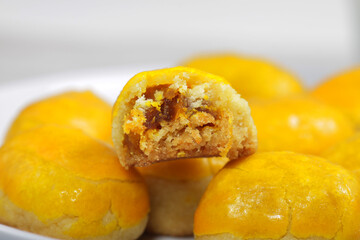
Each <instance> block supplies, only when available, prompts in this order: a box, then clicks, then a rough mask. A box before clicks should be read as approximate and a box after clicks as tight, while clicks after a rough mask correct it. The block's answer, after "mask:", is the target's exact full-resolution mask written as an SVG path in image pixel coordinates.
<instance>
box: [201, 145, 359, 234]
mask: <svg viewBox="0 0 360 240" xmlns="http://www.w3.org/2000/svg"><path fill="white" fill-rule="evenodd" d="M359 217H360V187H359V182H358V181H357V179H356V178H355V177H354V176H353V175H352V174H350V173H349V172H347V171H346V170H345V169H343V168H341V167H340V166H337V165H334V164H331V163H329V162H328V161H326V160H325V159H322V158H319V157H315V156H311V155H303V154H298V153H292V152H264V153H256V154H254V155H252V156H250V157H248V158H245V159H239V160H234V161H231V162H229V163H228V164H227V165H226V166H225V167H224V168H223V169H222V170H221V171H220V172H219V173H218V174H217V175H216V176H215V178H214V179H213V180H212V181H211V182H210V184H209V186H208V188H207V190H206V192H205V193H204V195H203V197H202V199H201V201H200V204H199V207H198V208H197V210H196V213H195V220H194V233H195V235H196V236H197V237H202V236H205V238H204V239H212V238H211V236H213V237H214V239H225V238H226V237H228V236H230V237H233V236H234V238H233V239H322V238H323V239H338V240H340V239H359V238H360V231H359V229H360V223H359V221H357V219H358V218H359ZM224 233H227V234H228V235H222V234H224ZM285 237H286V238H285ZM230 239H232V238H230Z"/></svg>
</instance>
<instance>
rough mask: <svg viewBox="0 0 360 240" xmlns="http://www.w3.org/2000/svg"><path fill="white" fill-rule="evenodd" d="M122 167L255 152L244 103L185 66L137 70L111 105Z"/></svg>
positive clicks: (205, 75)
mask: <svg viewBox="0 0 360 240" xmlns="http://www.w3.org/2000/svg"><path fill="white" fill-rule="evenodd" d="M112 136H113V143H114V146H115V149H116V151H117V153H118V156H119V159H120V162H121V164H122V165H123V166H125V167H129V166H146V165H149V164H152V163H154V162H158V161H165V160H171V159H178V158H195V157H217V156H222V157H228V158H229V159H234V158H237V157H240V156H246V155H249V154H251V153H253V152H255V150H256V146H257V139H256V129H255V126H254V124H253V121H252V118H251V116H250V108H249V106H248V104H247V102H246V101H245V100H244V99H242V98H241V97H240V95H239V94H237V93H236V91H235V90H234V89H233V88H232V87H231V86H230V85H229V84H228V83H227V82H226V81H225V80H224V79H223V78H221V77H218V76H215V75H212V74H208V73H205V72H202V71H199V70H195V69H192V68H185V67H175V68H169V69H162V70H155V71H149V72H142V73H139V74H137V75H135V76H134V77H133V78H132V79H130V80H129V82H128V83H127V84H126V85H125V87H124V89H123V90H122V91H121V93H120V95H119V97H118V99H117V100H116V103H115V105H114V107H113V116H112Z"/></svg>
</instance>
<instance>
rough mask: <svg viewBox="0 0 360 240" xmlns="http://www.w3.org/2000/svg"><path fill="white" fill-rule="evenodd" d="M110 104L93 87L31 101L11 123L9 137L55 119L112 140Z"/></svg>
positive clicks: (62, 123) (92, 134)
mask: <svg viewBox="0 0 360 240" xmlns="http://www.w3.org/2000/svg"><path fill="white" fill-rule="evenodd" d="M110 122H111V106H110V105H109V104H108V103H106V102H104V101H103V100H102V99H100V98H99V97H97V96H96V95H94V94H93V93H92V92H90V91H83V92H76V91H70V92H64V93H61V94H58V95H55V96H51V97H48V98H45V99H43V100H40V101H38V102H35V103H32V104H30V105H29V106H27V107H26V108H24V109H23V110H22V111H21V112H20V114H19V115H18V116H17V117H16V119H15V120H14V122H13V123H12V125H11V127H10V129H9V131H8V133H7V136H6V139H10V138H12V137H13V136H16V135H18V134H19V133H22V132H24V131H28V130H30V129H32V128H35V127H38V126H40V125H43V124H48V123H56V124H59V125H64V126H72V127H76V128H79V129H81V130H83V131H84V132H85V133H87V134H89V135H90V136H92V137H95V138H97V139H101V140H103V141H106V142H108V143H111V142H112V141H111V124H110Z"/></svg>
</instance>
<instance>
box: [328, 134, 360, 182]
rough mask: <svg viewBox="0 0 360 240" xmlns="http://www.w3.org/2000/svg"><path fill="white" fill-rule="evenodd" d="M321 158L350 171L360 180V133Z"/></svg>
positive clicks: (331, 149)
mask: <svg viewBox="0 0 360 240" xmlns="http://www.w3.org/2000/svg"><path fill="white" fill-rule="evenodd" d="M323 156H324V157H325V158H326V159H328V160H330V161H331V162H333V163H337V164H339V165H341V166H343V167H344V168H346V169H348V170H350V171H352V172H353V173H355V174H356V176H357V177H358V179H359V180H360V133H358V134H355V135H354V136H352V137H350V138H349V139H347V140H345V141H343V142H340V143H339V144H337V145H336V146H334V147H332V148H330V149H329V150H328V151H325V153H324V154H323Z"/></svg>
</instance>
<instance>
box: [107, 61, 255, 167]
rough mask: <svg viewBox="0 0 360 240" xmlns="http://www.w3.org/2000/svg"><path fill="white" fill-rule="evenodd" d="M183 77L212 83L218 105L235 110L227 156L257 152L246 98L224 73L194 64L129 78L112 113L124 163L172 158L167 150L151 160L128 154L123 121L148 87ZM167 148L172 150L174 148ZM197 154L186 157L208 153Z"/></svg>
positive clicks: (191, 81) (193, 83)
mask: <svg viewBox="0 0 360 240" xmlns="http://www.w3.org/2000/svg"><path fill="white" fill-rule="evenodd" d="M180 81H185V82H186V83H187V85H189V86H197V85H201V84H204V83H208V84H210V85H209V86H210V88H211V89H212V91H214V94H215V96H214V97H213V99H214V100H213V103H214V105H215V106H216V107H217V108H218V109H221V108H223V109H227V110H228V111H229V112H231V113H232V114H233V118H230V119H229V120H228V122H229V124H230V126H231V127H232V128H229V129H232V130H231V131H230V132H229V133H224V134H223V135H222V137H223V138H229V137H230V138H231V139H229V140H227V141H228V142H229V147H228V146H225V147H226V148H224V150H223V152H224V153H225V155H227V157H229V158H230V159H234V158H237V157H239V156H245V155H249V154H251V153H254V152H255V150H256V148H257V138H256V128H255V126H254V124H253V121H252V118H251V116H250V109H249V107H248V104H247V102H246V101H245V100H244V99H242V98H240V96H239V95H238V94H237V93H236V91H235V90H234V89H232V88H231V87H230V85H229V84H228V83H227V82H226V81H225V80H224V79H223V78H221V77H217V76H214V75H212V74H208V73H205V72H202V71H199V70H195V69H191V68H184V67H176V68H169V69H162V70H156V71H149V72H143V73H139V74H137V75H136V76H134V77H133V78H132V79H130V80H129V82H128V83H127V84H126V86H125V87H124V89H123V90H122V92H121V93H120V95H119V97H118V99H117V100H116V103H115V105H114V107H113V115H112V136H113V143H114V146H115V149H116V152H117V154H118V156H119V160H120V162H121V164H122V165H123V166H125V167H128V166H132V165H135V166H145V165H149V164H151V163H152V162H154V161H163V160H169V159H166V156H167V154H166V151H165V152H162V153H163V155H162V156H161V157H158V158H155V157H154V160H151V161H150V160H149V159H150V157H146V156H145V155H144V156H143V157H139V158H135V157H134V156H133V157H129V156H127V155H128V154H127V152H129V150H128V149H127V147H126V145H125V144H123V143H124V139H125V132H124V122H125V118H126V116H128V115H129V113H130V111H131V109H132V107H133V105H134V102H133V101H134V99H135V98H140V97H141V96H142V94H144V93H145V91H146V89H147V88H148V87H151V86H158V85H164V84H177V83H178V82H180ZM209 134H210V133H208V135H209ZM210 135H211V134H210ZM210 135H209V137H210ZM189 144H196V143H195V141H193V143H189ZM146 147H147V146H146ZM168 149H169V150H171V148H168ZM199 149H200V148H199ZM196 154H197V155H195V156H187V157H205V156H202V155H201V151H199V152H196ZM218 154H219V153H218ZM177 157H181V155H178V156H176V157H173V159H174V158H177Z"/></svg>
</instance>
